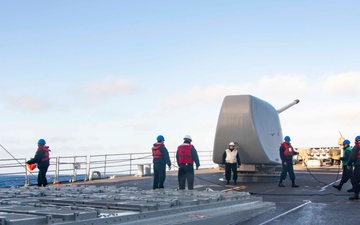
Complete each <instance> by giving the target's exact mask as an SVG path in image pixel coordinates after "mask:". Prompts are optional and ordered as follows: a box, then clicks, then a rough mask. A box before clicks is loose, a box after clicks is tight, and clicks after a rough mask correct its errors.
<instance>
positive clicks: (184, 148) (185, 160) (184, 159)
mask: <svg viewBox="0 0 360 225" xmlns="http://www.w3.org/2000/svg"><path fill="white" fill-rule="evenodd" d="M191 148H192V145H191V144H188V143H184V144H182V145H180V146H179V147H178V150H177V153H178V159H179V164H190V163H193V158H192V155H191Z"/></svg>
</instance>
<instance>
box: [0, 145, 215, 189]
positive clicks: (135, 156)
mask: <svg viewBox="0 0 360 225" xmlns="http://www.w3.org/2000/svg"><path fill="white" fill-rule="evenodd" d="M169 155H170V158H171V161H172V164H173V165H176V152H169ZM198 155H199V158H200V163H201V168H213V167H216V164H214V163H213V162H212V152H211V151H198ZM26 161H27V160H26V159H25V158H19V159H0V187H5V186H13V185H11V184H10V185H6V184H4V183H5V181H6V182H8V180H6V179H4V177H5V176H9V177H10V176H12V177H14V176H17V177H19V178H20V179H21V177H22V176H23V177H24V185H25V186H27V185H30V184H31V183H36V180H37V170H34V171H32V172H30V171H28V170H27V169H26V164H25V162H26ZM19 162H23V165H20V163H19ZM144 165H146V166H147V167H148V168H147V169H149V167H150V169H151V165H152V154H151V152H140V153H119V154H104V155H87V156H84V155H81V156H57V157H52V158H51V160H50V167H49V169H48V172H47V177H48V180H49V182H52V183H54V184H57V183H60V182H75V181H78V180H80V179H81V180H85V181H87V180H90V178H91V177H92V174H93V173H94V172H98V173H99V174H101V178H106V177H108V176H127V175H130V176H132V175H136V174H137V173H138V168H139V166H144ZM176 169H177V168H176V167H173V170H176ZM9 170H10V171H9ZM20 185H22V184H17V185H16V186H20Z"/></svg>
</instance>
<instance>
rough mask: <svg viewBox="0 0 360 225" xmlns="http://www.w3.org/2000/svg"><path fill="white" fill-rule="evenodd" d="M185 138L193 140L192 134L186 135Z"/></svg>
mask: <svg viewBox="0 0 360 225" xmlns="http://www.w3.org/2000/svg"><path fill="white" fill-rule="evenodd" d="M184 139H189V140H190V141H192V139H191V136H190V135H185V137H184Z"/></svg>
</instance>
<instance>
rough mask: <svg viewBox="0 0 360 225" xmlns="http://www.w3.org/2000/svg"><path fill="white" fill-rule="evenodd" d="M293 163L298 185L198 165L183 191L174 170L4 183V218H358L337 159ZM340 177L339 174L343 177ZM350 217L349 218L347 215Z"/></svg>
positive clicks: (0, 218) (0, 217) (358, 205)
mask: <svg viewBox="0 0 360 225" xmlns="http://www.w3.org/2000/svg"><path fill="white" fill-rule="evenodd" d="M310 171H311V172H312V173H313V175H314V176H315V178H317V179H318V180H320V181H321V182H324V183H325V184H322V183H320V182H318V181H316V180H315V179H314V178H313V177H312V176H311V175H310V174H309V173H308V172H307V171H306V170H305V168H303V167H302V166H296V171H295V172H296V176H297V180H296V181H297V183H298V184H299V185H300V188H291V187H290V181H288V180H287V181H285V185H286V186H287V187H285V188H279V187H277V181H278V176H277V175H276V176H272V175H269V176H264V175H263V176H257V177H256V179H253V180H256V182H253V181H252V182H248V180H249V178H251V177H253V176H250V175H243V176H242V180H243V182H238V184H237V185H236V186H235V185H225V182H223V181H221V180H222V178H223V171H219V170H218V169H205V170H198V171H196V172H195V173H196V178H195V190H194V191H188V190H185V191H178V190H176V189H177V176H176V172H168V173H167V179H166V183H165V189H164V190H161V191H160V190H155V191H154V190H151V187H152V177H151V176H146V177H115V178H114V179H101V180H93V181H90V182H77V183H70V184H60V185H57V186H49V187H46V188H40V189H39V188H37V187H35V186H30V187H19V188H1V189H0V194H1V204H0V224H1V225H3V224H4V225H5V224H14V225H18V224H29V223H30V222H31V223H32V224H83V225H85V224H93V225H96V224H141V223H144V222H146V223H147V224H149V225H151V224H207V225H210V224H240V223H241V224H293V225H296V224H344V223H346V224H360V215H359V214H358V212H359V210H360V202H358V201H355V202H354V201H350V200H348V197H349V196H350V195H351V194H349V193H347V192H346V189H348V188H350V184H346V185H344V188H343V189H344V190H342V191H341V192H339V191H338V190H336V189H334V188H332V187H331V185H326V184H331V183H332V182H334V181H335V179H336V178H337V173H338V167H337V166H333V167H323V168H320V169H310ZM339 178H340V177H338V179H339ZM345 221H346V222H345Z"/></svg>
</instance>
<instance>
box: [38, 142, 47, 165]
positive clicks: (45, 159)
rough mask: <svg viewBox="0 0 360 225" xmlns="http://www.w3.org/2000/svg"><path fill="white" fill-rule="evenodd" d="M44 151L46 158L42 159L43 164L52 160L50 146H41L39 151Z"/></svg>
mask: <svg viewBox="0 0 360 225" xmlns="http://www.w3.org/2000/svg"><path fill="white" fill-rule="evenodd" d="M41 150H43V151H44V157H43V158H42V159H41V162H43V161H47V160H50V149H49V146H46V145H44V146H40V147H39V148H38V151H41Z"/></svg>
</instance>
